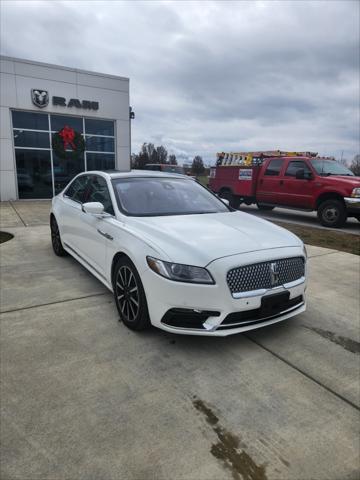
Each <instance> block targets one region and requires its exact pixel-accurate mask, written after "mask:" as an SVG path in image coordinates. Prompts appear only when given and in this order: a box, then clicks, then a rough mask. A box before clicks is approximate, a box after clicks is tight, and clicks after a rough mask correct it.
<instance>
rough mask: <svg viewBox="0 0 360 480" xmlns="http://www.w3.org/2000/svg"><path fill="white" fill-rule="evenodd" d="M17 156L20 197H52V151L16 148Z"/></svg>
mask: <svg viewBox="0 0 360 480" xmlns="http://www.w3.org/2000/svg"><path fill="white" fill-rule="evenodd" d="M15 158H16V173H17V183H18V188H19V198H51V197H52V196H53V190H52V178H51V161H50V152H49V151H46V150H23V149H20V150H19V149H16V150H15Z"/></svg>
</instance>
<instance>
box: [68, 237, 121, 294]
mask: <svg viewBox="0 0 360 480" xmlns="http://www.w3.org/2000/svg"><path fill="white" fill-rule="evenodd" d="M62 243H63V247H64V250H66V251H67V252H68V253H69V254H70V255H71V256H72V257H74V258H75V260H77V261H78V262H79V263H81V265H82V266H83V267H85V268H86V270H88V271H89V272H90V273H91V274H92V275H94V277H96V278H97V279H98V280H100V282H101V283H103V284H104V285H105V287H106V288H107V289H108V290H110V292H113V288H112V285H110V284H109V282H108V281H107V280H106V278H105V277H104V275H102V274H101V273H100V272H98V271H97V270H96V269H95V268H94V267H93V266H92V265H91V264H90V263H89V262H87V261H86V260H85V259H84V258H83V257H82V256H81V255H79V254H78V253H77V252H76V250H74V249H73V248H72V247H70V245H68V244H67V243H65V242H62Z"/></svg>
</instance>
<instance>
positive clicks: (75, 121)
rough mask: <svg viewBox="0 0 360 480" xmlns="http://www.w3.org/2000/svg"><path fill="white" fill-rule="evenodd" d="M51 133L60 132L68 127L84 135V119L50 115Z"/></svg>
mask: <svg viewBox="0 0 360 480" xmlns="http://www.w3.org/2000/svg"><path fill="white" fill-rule="evenodd" d="M50 120H51V131H53V132H58V131H59V130H61V129H62V128H64V127H65V125H67V126H68V127H71V128H73V129H74V130H76V131H77V132H79V133H83V119H82V118H79V117H68V116H66V115H50Z"/></svg>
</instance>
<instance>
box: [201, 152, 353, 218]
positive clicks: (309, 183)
mask: <svg viewBox="0 0 360 480" xmlns="http://www.w3.org/2000/svg"><path fill="white" fill-rule="evenodd" d="M261 162H262V163H261ZM261 162H259V163H261V164H260V165H252V166H243V165H218V166H216V167H212V168H211V170H210V178H209V188H210V189H211V190H212V191H213V192H215V193H217V194H218V195H219V196H220V197H222V198H225V199H227V200H228V201H229V203H230V206H232V207H234V208H238V207H239V206H240V204H241V203H242V202H244V203H246V204H247V205H250V204H252V203H256V204H257V206H258V207H259V208H260V209H262V210H272V209H273V208H275V207H283V208H294V209H299V210H306V211H312V210H316V211H317V214H318V218H319V221H320V222H321V224H322V225H324V226H326V227H341V226H342V225H344V223H345V222H346V219H347V217H356V218H357V219H358V220H359V221H360V177H355V176H354V175H353V173H352V172H351V171H350V170H349V169H347V168H346V167H345V166H344V165H342V164H340V163H338V162H336V161H335V160H329V159H322V158H320V157H307V156H283V157H279V156H277V157H270V158H265V159H262V160H261Z"/></svg>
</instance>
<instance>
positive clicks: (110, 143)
mask: <svg viewBox="0 0 360 480" xmlns="http://www.w3.org/2000/svg"><path fill="white" fill-rule="evenodd" d="M114 149H115V147H114V139H113V138H109V137H88V136H87V137H86V150H93V151H99V152H113V151H114Z"/></svg>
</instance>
